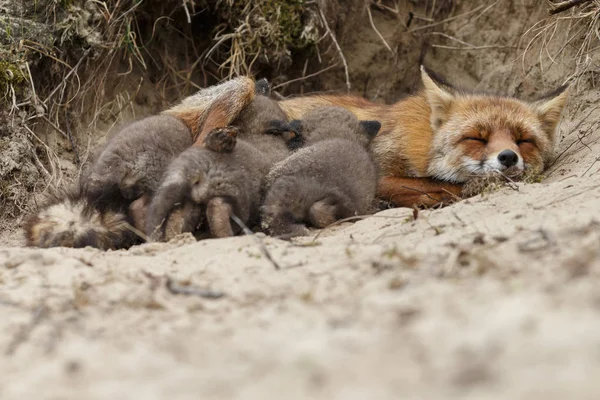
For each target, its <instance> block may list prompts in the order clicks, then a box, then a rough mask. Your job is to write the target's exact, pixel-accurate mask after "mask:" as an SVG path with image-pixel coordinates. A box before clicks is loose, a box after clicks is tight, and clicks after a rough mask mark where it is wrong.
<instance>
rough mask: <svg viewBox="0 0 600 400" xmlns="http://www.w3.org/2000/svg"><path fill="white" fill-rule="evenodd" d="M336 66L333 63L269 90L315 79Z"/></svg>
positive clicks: (336, 64)
mask: <svg viewBox="0 0 600 400" xmlns="http://www.w3.org/2000/svg"><path fill="white" fill-rule="evenodd" d="M338 65H340V64H339V63H335V64H332V65H330V66H329V67H327V68H323V69H322V70H320V71H317V72H315V73H312V74H308V75H306V76H301V77H300V78H296V79H291V80H289V81H287V82H283V83H280V84H279V85H276V86H273V87H272V88H271V90H275V89H279V88H280V87H282V86H285V85H289V84H290V83H294V82H299V81H303V80H306V79H310V78H313V77H315V76H317V75H320V74H322V73H323V72H326V71H329V70H330V69H332V68H335V67H337V66H338Z"/></svg>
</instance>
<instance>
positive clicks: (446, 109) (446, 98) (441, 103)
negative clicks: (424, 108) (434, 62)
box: [421, 66, 454, 132]
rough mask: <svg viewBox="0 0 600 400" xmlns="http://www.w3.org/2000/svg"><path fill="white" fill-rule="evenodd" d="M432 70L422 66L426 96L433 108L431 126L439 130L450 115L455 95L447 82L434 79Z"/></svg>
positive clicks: (434, 129)
mask: <svg viewBox="0 0 600 400" xmlns="http://www.w3.org/2000/svg"><path fill="white" fill-rule="evenodd" d="M432 75H433V74H431V72H430V71H429V70H427V68H425V67H424V66H421V79H422V80H423V86H424V87H425V98H426V99H427V103H428V104H429V107H430V108H431V128H432V129H433V131H434V132H435V131H437V130H438V129H439V128H440V127H441V126H442V125H443V124H444V123H445V122H446V121H448V118H449V116H450V108H451V106H452V102H453V101H454V95H453V94H452V93H450V91H448V90H447V86H448V85H446V84H443V83H442V82H439V81H437V80H434V79H433V78H432Z"/></svg>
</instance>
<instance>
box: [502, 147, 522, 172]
mask: <svg viewBox="0 0 600 400" xmlns="http://www.w3.org/2000/svg"><path fill="white" fill-rule="evenodd" d="M498 161H500V164H502V165H504V166H505V167H506V168H510V167H512V166H513V165H515V164H516V163H517V162H518V161H519V156H518V155H517V153H515V152H514V151H512V150H503V151H501V152H500V154H498Z"/></svg>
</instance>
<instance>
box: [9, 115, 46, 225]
mask: <svg viewBox="0 0 600 400" xmlns="http://www.w3.org/2000/svg"><path fill="white" fill-rule="evenodd" d="M0 154H2V157H0V221H6V220H8V219H12V218H15V217H17V216H19V215H20V214H21V213H22V212H23V211H24V210H26V209H27V208H28V203H29V200H30V198H32V196H33V193H34V192H35V189H36V188H37V187H38V186H40V184H41V181H42V180H41V179H40V178H41V174H40V172H39V170H38V168H40V166H41V165H40V166H38V165H36V160H37V162H38V163H40V160H39V158H36V157H37V155H36V149H35V147H34V145H33V143H32V142H31V135H30V134H29V133H28V132H27V130H26V128H24V126H23V124H22V123H21V122H20V121H19V120H18V118H11V117H10V116H9V115H7V113H4V112H2V113H0ZM7 228H8V227H7V226H3V225H0V229H7Z"/></svg>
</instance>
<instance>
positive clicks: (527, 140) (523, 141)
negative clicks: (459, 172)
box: [517, 139, 535, 146]
mask: <svg viewBox="0 0 600 400" xmlns="http://www.w3.org/2000/svg"><path fill="white" fill-rule="evenodd" d="M523 143H531V144H533V145H535V140H533V139H519V140H517V145H518V146H520V145H522V144H523Z"/></svg>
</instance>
